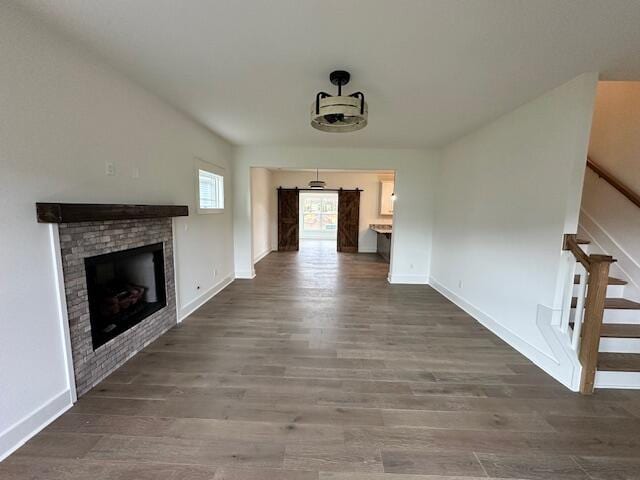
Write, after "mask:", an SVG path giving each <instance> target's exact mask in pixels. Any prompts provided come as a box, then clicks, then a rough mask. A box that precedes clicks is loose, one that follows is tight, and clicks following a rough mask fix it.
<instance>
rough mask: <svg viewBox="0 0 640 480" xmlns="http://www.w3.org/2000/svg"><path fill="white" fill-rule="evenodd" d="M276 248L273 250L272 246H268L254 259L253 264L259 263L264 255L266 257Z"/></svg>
mask: <svg viewBox="0 0 640 480" xmlns="http://www.w3.org/2000/svg"><path fill="white" fill-rule="evenodd" d="M273 251H275V250H272V249H271V247H269V248H267V249H266V250H265V251H264V252H262V253H261V254H260V255H258V256H257V257H256V258H255V259H254V260H253V264H254V265H255V264H256V263H258V262H259V261H260V260H262V259H263V258H264V257H266V256H267V255H269V254H270V253H271V252H273Z"/></svg>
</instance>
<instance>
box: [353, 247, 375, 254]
mask: <svg viewBox="0 0 640 480" xmlns="http://www.w3.org/2000/svg"><path fill="white" fill-rule="evenodd" d="M358 253H378V249H377V248H373V249H371V248H360V249H358Z"/></svg>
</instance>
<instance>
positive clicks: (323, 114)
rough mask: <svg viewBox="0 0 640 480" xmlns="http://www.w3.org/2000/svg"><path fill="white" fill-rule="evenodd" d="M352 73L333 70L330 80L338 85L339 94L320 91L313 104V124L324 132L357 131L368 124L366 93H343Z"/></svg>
mask: <svg viewBox="0 0 640 480" xmlns="http://www.w3.org/2000/svg"><path fill="white" fill-rule="evenodd" d="M350 79H351V75H350V74H349V72H345V71H344V70H336V71H334V72H331V75H329V80H330V81H331V83H332V84H334V85H337V87H338V95H336V96H332V95H329V94H328V93H326V92H318V94H317V95H316V101H315V102H313V104H312V105H311V126H312V127H313V128H315V129H317V130H321V131H323V132H338V133H341V132H355V131H356V130H360V129H362V128H364V127H366V126H367V119H368V116H369V110H368V107H367V102H365V101H364V93H362V92H356V93H352V94H351V95H344V96H343V95H342V87H344V86H345V85H346V84H347V83H349V80H350Z"/></svg>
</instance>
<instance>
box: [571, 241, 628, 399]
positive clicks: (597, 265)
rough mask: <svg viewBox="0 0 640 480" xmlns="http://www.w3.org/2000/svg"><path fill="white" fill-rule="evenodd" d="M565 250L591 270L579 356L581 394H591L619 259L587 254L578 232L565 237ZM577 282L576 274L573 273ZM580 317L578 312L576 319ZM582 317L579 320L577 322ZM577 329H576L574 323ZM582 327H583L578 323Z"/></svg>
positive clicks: (578, 305)
mask: <svg viewBox="0 0 640 480" xmlns="http://www.w3.org/2000/svg"><path fill="white" fill-rule="evenodd" d="M563 248H564V250H568V251H570V252H571V253H572V254H573V256H574V257H575V258H576V260H578V261H579V262H580V263H581V264H582V265H583V266H584V268H585V270H586V271H587V275H588V277H587V282H588V284H587V295H586V299H585V302H584V315H583V316H582V318H583V324H582V330H581V337H580V351H579V353H578V358H579V359H580V364H581V365H582V377H581V379H580V393H583V394H586V395H589V394H591V393H593V387H594V384H595V377H596V369H597V366H598V351H599V349H600V330H601V328H602V319H603V317H604V302H605V298H606V296H607V286H608V285H609V267H610V266H611V264H612V263H613V262H615V261H616V260H615V259H614V258H613V257H612V256H611V255H599V254H591V255H587V254H586V253H585V252H584V250H582V248H580V245H578V240H577V235H575V234H567V235H565V236H564V245H563ZM572 282H573V276H572ZM581 305H582V304H581V302H577V304H576V308H582V307H581ZM577 318H580V316H579V315H576V319H577ZM577 321H579V320H576V322H577ZM574 328H576V327H575V326H574ZM578 328H580V327H579V326H578Z"/></svg>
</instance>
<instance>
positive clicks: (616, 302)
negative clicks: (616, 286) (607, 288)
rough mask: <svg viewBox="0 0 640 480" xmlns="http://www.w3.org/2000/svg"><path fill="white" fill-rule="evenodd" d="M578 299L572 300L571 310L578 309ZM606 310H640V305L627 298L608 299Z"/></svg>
mask: <svg viewBox="0 0 640 480" xmlns="http://www.w3.org/2000/svg"><path fill="white" fill-rule="evenodd" d="M577 303H578V298H577V297H573V298H572V299H571V308H576V305H577ZM604 308H605V309H607V310H640V303H638V302H634V301H633V300H628V299H626V298H606V299H605V301H604Z"/></svg>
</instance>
